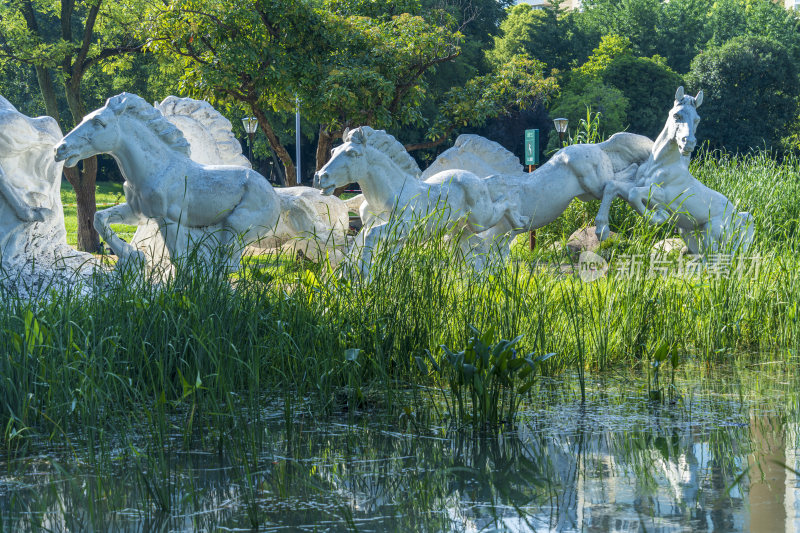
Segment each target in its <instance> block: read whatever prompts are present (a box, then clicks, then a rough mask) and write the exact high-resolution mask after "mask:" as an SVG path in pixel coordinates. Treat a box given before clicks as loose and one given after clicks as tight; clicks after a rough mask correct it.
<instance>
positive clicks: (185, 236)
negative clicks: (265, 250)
mask: <svg viewBox="0 0 800 533" xmlns="http://www.w3.org/2000/svg"><path fill="white" fill-rule="evenodd" d="M100 153H107V154H110V155H112V156H113V157H114V159H116V161H117V163H118V164H119V166H120V170H121V171H122V174H123V176H124V177H125V180H126V181H125V185H124V190H125V199H126V201H127V203H125V204H121V205H119V206H116V207H115V208H112V209H114V211H113V212H112V214H113V218H114V219H115V220H119V221H120V222H127V223H140V222H142V221H143V220H144V219H145V218H150V219H155V220H156V221H157V222H158V225H159V230H160V232H161V235H162V236H163V238H164V241H165V243H166V247H167V250H168V252H169V255H170V257H171V258H173V259H175V258H179V257H184V256H186V254H187V253H189V252H190V250H192V249H195V247H196V246H197V243H196V242H195V241H193V238H192V235H191V231H187V230H191V229H192V228H206V229H207V230H208V233H206V234H205V235H204V241H205V242H204V246H205V247H206V248H205V249H204V250H205V251H201V253H203V255H206V254H213V253H217V252H218V250H219V249H220V248H228V252H227V253H228V254H229V256H228V261H229V266H230V267H233V268H238V265H239V260H240V258H241V250H242V248H243V246H230V245H232V244H234V242H235V240H236V239H241V240H242V244H247V243H250V242H253V241H256V240H258V239H259V238H261V237H263V236H265V235H267V234H269V232H271V231H272V230H273V229H274V228H275V226H276V224H277V222H278V217H279V215H280V199H279V198H278V195H277V194H275V191H274V190H273V188H272V187H271V186H270V185H269V183H268V182H267V180H266V178H264V177H263V176H261V175H260V174H258V173H257V172H255V171H253V170H250V169H247V168H244V167H234V166H213V165H201V164H199V163H196V162H194V161H192V160H191V159H190V157H189V153H190V151H189V144H188V143H187V142H186V139H185V138H184V137H183V135H182V134H181V132H180V131H179V130H178V129H177V128H176V127H175V126H173V125H172V124H171V123H170V122H168V121H167V119H166V118H164V116H163V115H162V114H161V113H160V112H159V111H158V110H157V109H155V108H154V107H152V106H150V105H148V104H147V102H145V101H144V100H143V99H142V98H140V97H138V96H136V95H133V94H127V93H122V94H120V95H118V96H115V97H112V98H109V99H108V101H107V102H106V105H105V106H103V107H102V108H100V109H98V110H96V111H94V112H92V113H90V114H88V115H87V116H86V117H85V118H84V119H83V121H82V122H81V123H80V124H79V125H78V126H77V127H76V128H75V129H74V130H72V132H70V133H69V134H68V135H67V136H66V137H64V139H63V140H62V142H61V144H60V145H59V146H58V147H57V149H56V160H57V161H64V162H65V164H66V165H67V166H74V165H76V164H77V163H78V161H80V160H81V159H85V158H87V157H90V156H92V155H96V154H100ZM101 213H102V212H101ZM98 214H100V213H98ZM110 218H112V217H111V216H107V217H106V219H105V220H104V219H103V217H100V218H97V217H95V227H96V229H97V230H98V232H99V233H100V235H101V237H103V239H104V240H105V241H106V242H107V243H108V244H109V246H111V249H112V250H113V251H114V253H115V254H116V255H117V257H119V260H120V261H121V262H123V263H125V262H127V261H131V260H136V261H140V262H144V260H145V258H144V256H143V254H142V252H140V251H139V250H137V249H136V248H134V247H133V246H131V245H130V244H128V243H126V242H125V241H123V240H122V239H120V238H119V237H118V236H117V235H116V234H115V233H114V232H113V231H112V230H111V228H110V226H109V225H108V224H107V223H106V222H107V221H108V220H109V219H110ZM212 241H213V242H212Z"/></svg>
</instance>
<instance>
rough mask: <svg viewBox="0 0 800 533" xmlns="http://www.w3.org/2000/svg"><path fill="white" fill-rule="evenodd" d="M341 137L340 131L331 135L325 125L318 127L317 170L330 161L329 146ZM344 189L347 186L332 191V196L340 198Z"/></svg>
mask: <svg viewBox="0 0 800 533" xmlns="http://www.w3.org/2000/svg"><path fill="white" fill-rule="evenodd" d="M341 137H342V132H341V131H338V132H333V133H331V132H330V130H328V127H327V126H326V125H325V124H321V125H320V127H319V139H318V140H317V170H319V169H321V168H322V167H324V166H325V163H327V162H328V161H330V160H331V146H333V141H335V140H336V139H340V138H341ZM348 185H349V184H348ZM345 189H347V185H345V186H344V187H338V188H336V189H335V190H334V191H333V195H334V196H337V197H338V196H341V195H342V193H343V192H344V191H345Z"/></svg>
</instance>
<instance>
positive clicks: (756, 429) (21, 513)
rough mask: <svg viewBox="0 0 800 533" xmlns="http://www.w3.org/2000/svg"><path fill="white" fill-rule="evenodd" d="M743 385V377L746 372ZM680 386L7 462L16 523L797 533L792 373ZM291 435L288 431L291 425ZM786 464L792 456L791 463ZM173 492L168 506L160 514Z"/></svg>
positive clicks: (2, 503)
mask: <svg viewBox="0 0 800 533" xmlns="http://www.w3.org/2000/svg"><path fill="white" fill-rule="evenodd" d="M740 386H744V385H741V382H740ZM729 387H730V384H729V383H724V384H720V386H719V387H716V386H715V385H714V384H713V383H709V382H704V383H703V385H702V387H700V386H699V385H696V384H695V385H692V384H684V390H686V394H685V396H684V398H683V401H682V402H679V403H677V404H675V405H664V406H660V405H652V404H648V403H646V402H644V401H643V400H642V399H641V395H640V394H638V393H636V392H631V391H630V390H628V389H627V388H626V387H625V386H619V385H616V386H611V384H609V383H596V384H594V386H593V387H592V389H591V391H592V392H591V394H590V395H589V399H588V401H587V403H586V404H585V405H580V404H579V403H578V402H577V401H576V400H575V399H574V398H573V397H572V396H570V395H569V394H565V393H564V391H563V390H557V391H556V392H553V393H546V392H544V391H543V392H542V395H543V397H542V398H541V404H540V405H538V406H536V407H535V408H531V409H529V410H528V411H527V418H526V420H525V421H524V423H523V424H522V425H521V427H520V428H519V429H518V431H515V432H507V433H502V434H500V435H493V436H486V435H484V436H475V435H474V434H472V433H468V432H454V433H448V432H447V431H445V430H444V429H441V428H439V429H435V430H434V431H432V432H431V433H427V434H423V435H419V434H410V433H406V432H401V431H399V430H398V429H397V428H396V427H395V426H394V425H392V424H389V423H387V422H385V421H383V422H381V421H375V420H372V417H370V416H366V415H365V416H363V419H360V420H359V419H356V420H354V419H347V420H340V421H328V422H325V423H318V422H312V421H308V420H298V422H297V423H296V424H294V425H293V427H292V428H291V432H290V433H287V432H286V428H285V427H284V426H283V424H282V423H281V422H280V421H272V422H269V423H268V424H267V426H266V433H265V435H266V436H265V437H264V439H263V443H261V448H260V450H259V453H258V454H257V455H252V454H247V453H243V452H242V453H237V451H236V450H235V449H231V450H228V451H226V452H225V453H223V454H222V455H220V454H217V453H173V454H172V455H170V456H169V460H168V461H167V463H165V464H161V465H159V464H158V463H153V462H145V461H142V460H141V459H140V458H136V457H134V456H132V455H126V454H124V453H123V454H121V456H120V458H119V461H118V463H119V464H118V465H117V466H116V467H113V470H109V468H112V467H109V466H104V467H103V468H93V467H92V465H89V464H84V463H76V462H67V461H63V460H62V461H60V462H54V461H52V460H50V459H48V458H47V456H42V457H39V458H33V459H27V460H25V461H23V462H12V463H8V462H6V463H4V466H5V469H4V473H5V475H4V476H3V477H2V478H0V524H2V528H3V530H7V531H26V530H37V531H38V530H41V529H45V530H49V531H91V530H97V531H107V530H114V531H131V532H134V531H135V532H139V531H191V530H198V531H210V530H217V529H218V528H231V529H237V528H238V529H246V530H249V529H250V528H251V527H252V526H253V525H257V526H258V528H259V529H260V530H264V531H276V530H287V531H288V530H291V531H305V530H308V531H347V530H359V531H418V530H419V531H493V530H508V531H604V532H605V531H612V532H631V531H653V532H672V531H746V530H751V531H798V530H799V529H800V480H798V476H797V475H796V474H795V473H794V472H793V471H792V470H790V469H794V470H798V469H800V456H799V455H798V453H800V452H799V451H798V450H800V440H799V439H800V437H798V427H800V426H799V423H800V417H798V410H797V408H796V404H797V397H796V395H794V393H792V392H791V391H792V390H794V389H792V388H790V387H788V386H787V388H786V389H779V390H767V391H765V390H759V391H757V392H758V394H742V390H741V389H738V390H731V389H729ZM287 436H288V437H287ZM783 465H787V466H788V467H789V468H790V469H787V468H785V467H784V466H783ZM163 494H166V498H167V500H166V501H167V502H168V505H169V511H168V512H160V511H159V508H163V506H159V501H161V500H159V498H160V497H161V495H163Z"/></svg>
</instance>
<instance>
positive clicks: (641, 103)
mask: <svg viewBox="0 0 800 533" xmlns="http://www.w3.org/2000/svg"><path fill="white" fill-rule="evenodd" d="M571 76H572V84H571V85H570V86H568V89H569V91H570V92H571V93H572V94H576V93H577V94H580V93H581V91H584V96H586V92H585V91H586V90H587V89H586V88H583V89H581V84H591V83H593V82H594V83H595V84H596V83H597V82H598V81H601V82H602V83H603V84H604V85H605V86H607V87H609V88H613V89H616V90H618V91H619V92H620V93H621V94H622V96H623V97H624V99H625V101H626V102H627V103H626V106H625V113H624V118H623V119H622V120H621V121H620V122H619V123H617V122H616V120H615V117H613V116H610V115H609V114H608V113H606V112H603V114H604V120H603V122H604V127H605V131H606V132H608V133H614V132H616V131H620V130H621V129H622V128H623V127H624V128H625V129H627V130H628V131H630V132H632V133H639V134H641V135H646V136H648V137H650V138H655V137H656V136H657V135H658V133H659V131H661V128H662V126H663V125H664V117H665V116H666V112H667V110H669V108H670V105H671V102H672V96H673V95H674V94H675V89H676V88H677V87H678V86H679V85H681V84H682V80H681V77H680V76H679V75H678V74H677V73H675V72H674V71H673V70H672V69H670V68H669V67H668V66H667V65H666V62H665V60H664V58H662V57H659V56H655V57H652V58H645V57H636V56H634V54H633V48H632V45H631V42H630V40H629V39H628V38H627V37H621V36H619V35H606V36H604V37H603V39H602V40H601V42H600V45H599V46H598V47H597V48H596V49H595V50H594V51H593V53H592V55H591V56H590V57H589V59H588V60H587V61H586V63H584V64H583V65H581V66H580V67H579V68H576V69H575V70H574V71H573V72H572V73H571ZM586 105H587V106H588V107H589V108H590V109H593V110H595V109H597V108H596V107H594V105H590V104H588V103H587V104H586ZM600 111H602V110H600ZM553 112H554V113H555V112H556V111H555V110H554V111H553ZM571 112H573V113H574V110H571ZM562 115H563V116H568V118H572V117H571V116H569V115H564V114H563V113H562ZM609 122H611V124H609ZM618 124H619V125H622V127H620V128H619V129H611V128H612V127H617V126H618Z"/></svg>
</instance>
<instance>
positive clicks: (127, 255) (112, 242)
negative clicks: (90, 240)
mask: <svg viewBox="0 0 800 533" xmlns="http://www.w3.org/2000/svg"><path fill="white" fill-rule="evenodd" d="M144 220H145V218H144V217H143V216H142V215H141V214H139V213H136V212H134V211H133V209H131V207H130V205H129V204H119V205H115V206H114V207H109V208H108V209H103V210H102V211H98V212H97V213H95V215H94V229H96V230H97V233H99V234H100V237H101V238H102V239H103V240H104V241H106V243H108V246H109V247H110V248H111V251H112V252H114V255H116V256H117V258H118V259H117V268H119V267H122V266H124V265H126V264H134V265H136V266H143V265H144V264H145V261H146V260H147V259H146V257H145V254H144V252H142V251H140V250H137V249H136V248H134V247H133V246H131V245H130V244H129V243H127V242H125V241H123V240H122V239H120V238H119V236H118V235H117V234H116V233H115V232H114V230H113V229H111V224H128V225H131V226H136V225H139V224H142V223H143V222H144Z"/></svg>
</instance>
